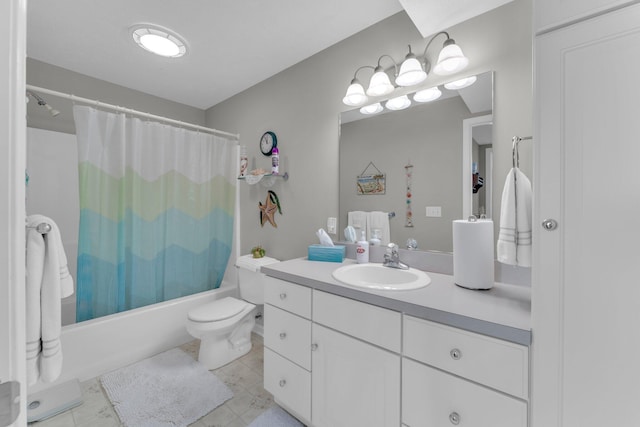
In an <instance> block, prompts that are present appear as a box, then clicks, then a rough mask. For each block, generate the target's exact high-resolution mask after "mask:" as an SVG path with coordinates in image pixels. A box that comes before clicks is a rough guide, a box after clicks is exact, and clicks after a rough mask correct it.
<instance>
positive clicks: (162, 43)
mask: <svg viewBox="0 0 640 427" xmlns="http://www.w3.org/2000/svg"><path fill="white" fill-rule="evenodd" d="M129 30H130V32H131V35H132V37H133V40H134V41H135V42H136V44H137V45H138V46H140V47H141V48H143V49H144V50H147V51H149V52H151V53H155V54H156V55H160V56H164V57H167V58H179V57H181V56H183V55H184V54H185V53H187V46H186V44H185V42H184V41H183V40H182V38H181V37H180V36H178V35H177V34H176V33H174V32H172V31H170V30H168V29H166V28H162V27H160V26H158V25H152V24H138V25H134V26H133V27H131V28H130V29H129Z"/></svg>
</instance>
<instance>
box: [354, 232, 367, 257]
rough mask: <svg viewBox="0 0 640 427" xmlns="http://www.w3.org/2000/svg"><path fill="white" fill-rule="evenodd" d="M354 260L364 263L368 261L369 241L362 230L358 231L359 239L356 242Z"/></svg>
mask: <svg viewBox="0 0 640 427" xmlns="http://www.w3.org/2000/svg"><path fill="white" fill-rule="evenodd" d="M356 262H357V263H358V264H366V263H368V262H369V242H368V241H367V234H366V232H365V231H364V230H362V231H361V232H360V240H358V242H357V243H356Z"/></svg>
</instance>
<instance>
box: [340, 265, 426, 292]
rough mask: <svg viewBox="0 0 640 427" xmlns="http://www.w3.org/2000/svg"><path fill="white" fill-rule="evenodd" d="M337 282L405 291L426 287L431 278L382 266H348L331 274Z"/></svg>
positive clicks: (412, 270) (420, 273)
mask: <svg viewBox="0 0 640 427" xmlns="http://www.w3.org/2000/svg"><path fill="white" fill-rule="evenodd" d="M332 275H333V278H334V279H336V280H337V281H338V282H341V283H344V284H346V285H351V286H355V287H359V288H366V289H377V290H386V291H407V290H411V289H418V288H423V287H425V286H427V285H428V284H429V283H431V278H430V277H429V276H428V275H427V273H425V272H424V271H421V270H416V269H415V268H410V269H408V270H401V269H398V268H390V267H385V266H383V265H382V264H350V265H345V266H344V267H340V268H338V269H336V270H335V271H334V272H333V274H332Z"/></svg>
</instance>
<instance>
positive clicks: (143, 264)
mask: <svg viewBox="0 0 640 427" xmlns="http://www.w3.org/2000/svg"><path fill="white" fill-rule="evenodd" d="M73 114H74V119H75V124H76V135H77V139H78V158H79V159H78V160H79V165H78V168H79V176H80V237H79V242H78V275H77V287H78V289H77V315H76V317H77V321H83V320H88V319H92V318H95V317H100V316H105V315H108V314H112V313H117V312H121V311H124V310H129V309H132V308H137V307H142V306H145V305H149V304H153V303H157V302H161V301H166V300H169V299H173V298H178V297H182V296H185V295H191V294H194V293H197V292H202V291H205V290H209V289H215V288H217V287H219V286H220V283H221V281H222V277H223V275H224V272H225V268H226V265H227V262H228V260H229V255H230V253H231V245H232V239H233V216H234V207H235V196H236V191H235V186H236V181H237V180H236V174H237V161H236V157H237V142H235V141H231V140H228V139H225V138H222V137H219V136H214V135H211V134H207V133H201V132H195V131H189V130H185V129H182V128H176V127H173V126H169V125H165V124H160V123H155V122H148V121H143V120H140V119H138V118H129V117H126V116H125V115H124V114H116V113H109V112H105V111H99V110H96V109H94V108H91V107H85V106H75V107H74V111H73Z"/></svg>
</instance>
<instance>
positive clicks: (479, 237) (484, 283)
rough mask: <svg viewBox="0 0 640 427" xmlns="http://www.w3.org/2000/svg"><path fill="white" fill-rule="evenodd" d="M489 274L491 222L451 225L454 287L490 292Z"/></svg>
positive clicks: (464, 221) (491, 256) (491, 243)
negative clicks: (488, 290)
mask: <svg viewBox="0 0 640 427" xmlns="http://www.w3.org/2000/svg"><path fill="white" fill-rule="evenodd" d="M493 271H494V261H493V221H491V220H486V219H479V220H477V221H468V220H456V221H453V281H454V282H455V284H456V285H458V286H462V287H463V288H469V289H490V288H491V287H492V286H493V282H494V273H493Z"/></svg>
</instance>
